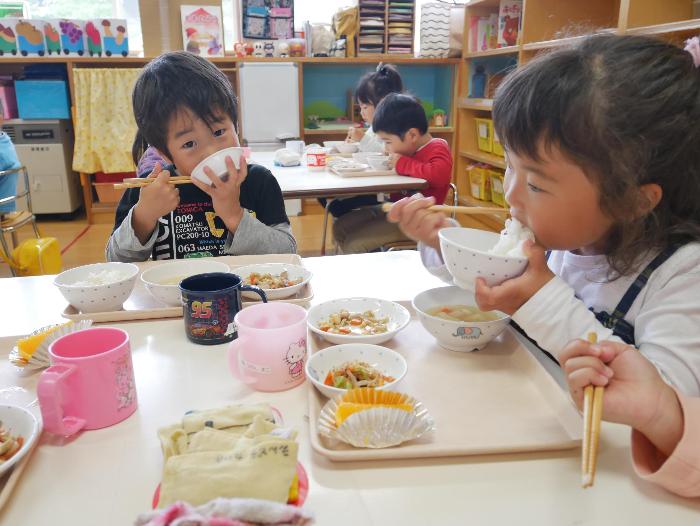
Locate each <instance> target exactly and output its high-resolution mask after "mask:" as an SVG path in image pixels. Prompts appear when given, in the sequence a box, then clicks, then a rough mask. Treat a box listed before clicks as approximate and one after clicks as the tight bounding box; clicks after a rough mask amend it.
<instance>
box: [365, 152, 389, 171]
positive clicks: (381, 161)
mask: <svg viewBox="0 0 700 526" xmlns="http://www.w3.org/2000/svg"><path fill="white" fill-rule="evenodd" d="M367 164H369V165H370V166H371V167H372V169H373V170H391V165H390V164H389V156H388V155H368V156H367Z"/></svg>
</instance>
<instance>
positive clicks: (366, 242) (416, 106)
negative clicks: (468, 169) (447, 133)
mask: <svg viewBox="0 0 700 526" xmlns="http://www.w3.org/2000/svg"><path fill="white" fill-rule="evenodd" d="M372 128H373V129H374V131H375V133H376V134H377V136H378V137H380V138H381V139H382V141H384V143H385V144H386V148H387V150H388V151H389V152H390V153H391V154H392V158H393V163H394V164H395V168H396V172H397V173H398V174H399V175H405V176H408V177H417V178H420V179H425V180H426V181H428V185H429V186H428V188H427V189H425V190H424V191H423V194H424V195H426V196H430V197H432V198H433V199H434V201H435V202H436V203H442V202H444V200H445V197H446V196H447V191H448V189H449V185H450V181H451V179H452V152H451V151H450V147H449V145H448V144H447V142H446V141H445V140H444V139H435V138H433V137H432V136H431V135H430V133H428V119H427V118H426V116H425V111H424V110H423V106H421V104H420V103H419V102H418V101H417V100H416V99H415V98H414V97H412V96H410V95H402V94H398V93H392V94H390V95H387V96H386V97H385V98H384V100H382V102H380V103H379V106H377V109H376V112H375V114H374V120H373V121H372ZM398 198H399V196H392V200H395V199H398ZM333 235H334V236H335V239H336V242H337V243H338V245H339V246H340V248H341V249H342V251H343V252H344V253H346V254H354V253H360V252H371V251H373V250H376V249H378V248H380V247H381V246H383V245H385V244H387V243H392V242H396V241H402V240H404V239H405V236H404V235H403V234H402V233H401V230H400V229H399V227H398V226H397V225H396V224H394V223H389V222H387V220H386V212H384V211H382V205H376V206H373V207H367V208H362V209H360V210H354V211H352V212H350V213H348V214H346V215H344V216H342V217H340V218H339V219H338V220H337V221H336V222H335V223H334V225H333Z"/></svg>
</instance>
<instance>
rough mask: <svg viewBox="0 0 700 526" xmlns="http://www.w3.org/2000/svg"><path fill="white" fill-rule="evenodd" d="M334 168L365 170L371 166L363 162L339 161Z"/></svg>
mask: <svg viewBox="0 0 700 526" xmlns="http://www.w3.org/2000/svg"><path fill="white" fill-rule="evenodd" d="M333 169H334V170H336V171H338V172H364V171H365V170H367V169H369V166H368V165H366V164H361V163H338V164H334V165H333Z"/></svg>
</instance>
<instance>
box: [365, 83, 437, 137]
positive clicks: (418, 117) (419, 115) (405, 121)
mask: <svg viewBox="0 0 700 526" xmlns="http://www.w3.org/2000/svg"><path fill="white" fill-rule="evenodd" d="M411 128H416V129H417V130H418V131H419V132H420V133H421V135H424V134H425V133H427V131H428V118H427V117H426V116H425V110H424V109H423V106H421V104H420V102H418V99H416V98H415V97H413V96H412V95H405V94H402V93H391V94H389V95H387V96H386V97H384V99H383V100H382V101H381V102H380V103H379V105H378V106H377V108H376V109H375V110H374V119H373V120H372V130H373V131H374V132H375V133H377V132H384V133H388V134H390V135H398V136H399V137H401V140H403V138H404V136H405V135H406V132H407V131H408V130H410V129H411Z"/></svg>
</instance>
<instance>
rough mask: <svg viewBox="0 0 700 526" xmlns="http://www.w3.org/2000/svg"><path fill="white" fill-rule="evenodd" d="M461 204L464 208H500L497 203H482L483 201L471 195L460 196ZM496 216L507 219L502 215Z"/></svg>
mask: <svg viewBox="0 0 700 526" xmlns="http://www.w3.org/2000/svg"><path fill="white" fill-rule="evenodd" d="M459 204H460V205H462V206H472V207H485V208H491V207H492V206H498V205H497V204H496V203H494V202H492V201H482V200H481V199H477V198H476V197H473V196H471V195H469V194H467V195H463V194H459ZM494 216H497V217H505V216H504V215H502V214H494Z"/></svg>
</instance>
